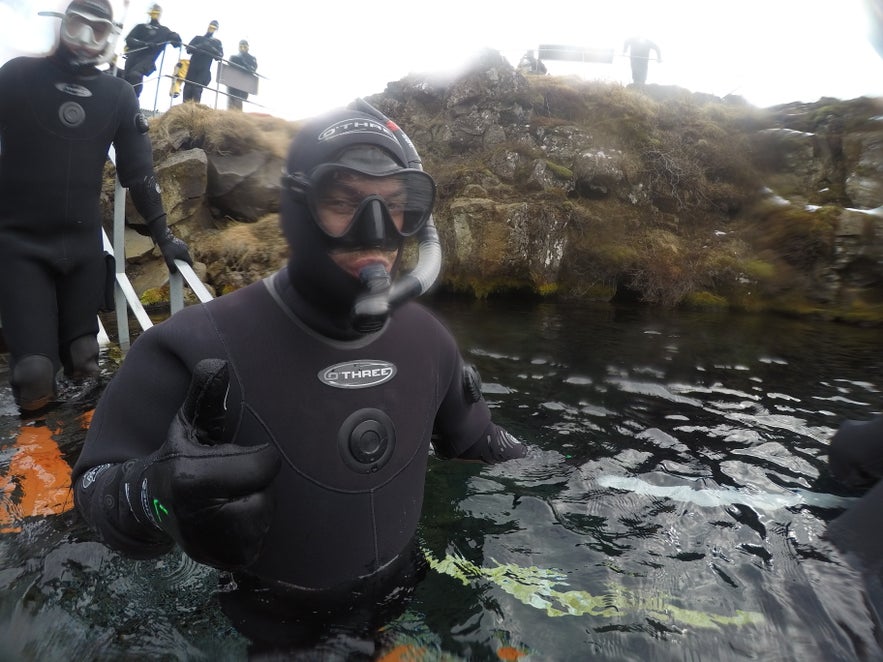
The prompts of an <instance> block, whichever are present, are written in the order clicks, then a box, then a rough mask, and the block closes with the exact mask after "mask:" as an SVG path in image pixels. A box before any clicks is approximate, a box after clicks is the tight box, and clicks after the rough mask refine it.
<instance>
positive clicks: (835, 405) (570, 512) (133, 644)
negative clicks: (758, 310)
mask: <svg viewBox="0 0 883 662" xmlns="http://www.w3.org/2000/svg"><path fill="white" fill-rule="evenodd" d="M431 306H432V307H433V308H434V309H435V310H437V311H438V312H439V314H440V315H441V316H442V318H443V319H444V320H445V321H446V322H447V323H448V325H449V326H450V327H451V328H452V330H453V331H454V333H455V335H456V336H457V338H458V340H459V342H460V346H461V349H462V351H463V353H464V355H465V356H466V358H467V360H469V361H472V362H473V363H475V364H476V365H477V366H478V368H479V370H480V372H481V375H482V378H483V381H484V386H483V391H484V395H485V398H486V399H487V400H488V401H489V402H490V404H491V406H492V408H493V411H494V416H495V419H496V420H497V422H499V423H501V424H503V425H504V426H506V427H507V428H508V429H509V430H510V431H512V432H513V433H515V434H516V435H517V436H519V437H520V438H522V439H523V440H525V441H527V442H528V443H529V444H530V446H531V452H530V454H529V456H528V457H527V458H525V459H523V460H517V461H513V462H509V463H506V464H503V465H497V466H491V467H486V466H479V465H473V464H461V463H454V462H442V461H440V460H436V459H433V460H432V461H431V463H430V470H429V473H428V476H427V487H426V490H427V494H426V499H425V506H424V518H423V522H422V525H421V539H422V542H423V546H424V548H425V550H426V553H427V555H428V557H429V558H430V560H431V562H432V565H433V569H432V570H431V571H430V572H429V573H428V575H427V576H426V578H425V579H424V580H423V582H422V583H421V584H420V585H419V586H418V588H417V590H416V592H415V594H414V596H413V597H412V599H411V601H410V602H409V603H408V605H407V609H406V611H405V612H404V613H403V614H402V615H401V616H399V617H398V618H396V620H394V621H393V622H391V623H389V624H388V625H387V627H386V628H385V632H384V641H386V642H388V643H390V642H391V645H390V646H389V648H388V650H387V653H386V658H385V659H387V660H394V659H396V660H398V659H420V660H423V659H425V660H466V659H468V660H498V659H508V660H511V659H520V660H523V661H528V660H572V659H585V658H589V657H593V658H595V659H605V660H642V661H643V660H650V659H652V660H730V659H732V660H740V659H761V660H851V659H883V652H881V648H880V647H879V645H878V643H877V641H876V638H875V637H876V636H878V633H877V626H878V621H877V616H876V608H875V604H877V606H878V607H879V606H880V603H875V601H874V595H875V594H874V590H873V586H871V587H870V588H869V586H868V585H867V583H866V578H865V577H863V576H862V574H861V572H859V571H858V570H857V569H856V568H854V567H853V566H852V565H851V564H850V563H849V562H848V560H847V559H846V558H845V557H844V556H843V555H842V554H841V553H840V552H839V551H838V550H837V549H836V548H835V547H834V546H832V545H831V544H830V543H829V542H828V541H827V540H826V539H825V538H824V537H823V534H824V532H825V527H826V524H827V523H828V522H829V521H831V520H832V519H833V518H835V517H836V516H837V515H838V514H840V513H841V512H842V511H843V509H844V508H845V507H847V506H849V505H850V504H851V503H852V502H853V501H854V500H855V499H856V497H857V496H858V495H857V494H855V493H852V492H850V491H848V490H846V489H844V488H843V487H842V486H840V485H838V484H837V483H836V482H834V481H833V480H832V479H831V478H830V477H829V475H828V473H827V456H826V453H827V445H828V440H829V438H830V436H831V435H832V434H833V432H834V430H835V429H836V427H837V425H838V424H839V422H840V421H841V420H843V419H844V418H854V419H867V418H870V417H871V416H872V415H873V414H875V413H878V412H879V411H881V406H883V393H881V390H883V378H881V375H883V373H881V367H883V358H881V352H880V349H881V342H883V341H881V334H880V332H879V330H873V329H860V328H853V327H848V326H843V325H838V324H833V323H826V322H818V321H806V320H788V319H783V318H771V317H758V316H740V315H733V314H728V313H714V314H708V313H684V312H677V313H675V312H671V313H664V312H660V311H651V310H644V309H634V308H612V307H600V308H594V307H586V306H577V305H565V304H548V303H543V304H537V303H533V302H525V303H519V302H514V301H495V302H464V301H460V300H454V301H447V300H434V301H432V302H431ZM106 369H107V370H108V371H112V366H109V367H106ZM92 404H94V403H93V402H92V401H91V400H90V398H89V397H86V398H85V399H84V400H82V401H81V402H73V403H70V404H67V405H64V406H61V407H58V408H57V409H55V410H53V411H51V412H49V413H48V414H47V415H46V416H45V417H44V418H41V419H37V420H35V421H30V422H28V423H24V424H23V422H22V421H21V420H20V419H19V418H18V416H17V412H16V411H15V407H14V406H13V404H12V402H11V394H10V393H9V390H8V386H5V385H4V386H3V387H2V389H0V485H2V486H3V492H2V496H0V499H2V501H0V516H2V517H4V518H5V519H4V520H3V521H2V522H0V531H2V532H0V564H2V565H0V659H16V660H18V659H32V660H41V661H42V660H55V659H58V660H70V659H108V660H111V659H174V660H178V659H180V660H193V659H206V660H244V659H247V658H248V655H249V653H248V641H247V640H246V639H245V638H244V637H243V636H242V635H240V634H239V633H237V632H236V630H235V629H234V628H233V627H232V626H231V625H230V623H229V622H228V620H227V619H226V617H225V616H224V615H223V613H222V612H221V611H220V609H219V607H218V601H217V593H218V590H219V588H218V579H219V577H218V573H217V572H216V571H214V570H212V569H209V568H205V567H203V566H199V565H198V564H196V563H194V562H192V561H190V560H189V559H187V558H186V557H184V556H183V555H181V554H179V553H173V554H170V555H168V556H166V557H163V558H162V559H159V560H154V561H140V562H139V561H131V560H127V559H124V558H121V557H120V556H118V555H117V554H115V553H113V552H110V551H108V550H106V549H105V548H104V547H102V546H101V545H99V544H98V543H96V542H94V539H93V537H92V536H91V534H90V533H89V532H88V531H87V530H86V529H85V528H84V527H83V525H82V524H81V523H80V521H79V520H78V518H77V517H76V515H75V514H74V512H73V511H71V510H69V507H70V494H69V492H68V491H66V486H65V485H64V484H63V481H59V480H58V475H59V474H63V472H64V467H65V466H67V465H69V464H70V463H72V462H73V461H74V460H75V458H76V455H77V453H78V451H79V447H80V445H81V444H82V439H83V429H84V426H85V425H86V424H87V419H84V418H83V416H84V415H85V414H86V413H87V412H88V410H89V409H90V407H91V406H92ZM41 466H45V467H54V468H48V469H46V470H45V471H42V472H41V471H40V467H41ZM37 484H39V485H41V491H42V493H46V494H49V495H50V496H48V497H45V501H46V502H45V503H38V502H33V503H32V501H33V499H32V498H31V497H30V496H29V494H31V493H32V492H33V489H34V486H35V485H37ZM53 498H54V500H55V502H56V503H54V504H53V503H51V502H52V500H53ZM41 509H42V510H41ZM41 512H55V513H58V514H40V513H41ZM337 650H338V653H339V654H340V655H341V656H342V659H343V657H345V656H346V654H347V653H348V652H350V651H348V649H347V644H345V643H342V644H340V645H339V648H338V649H337Z"/></svg>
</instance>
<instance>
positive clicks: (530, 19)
mask: <svg viewBox="0 0 883 662" xmlns="http://www.w3.org/2000/svg"><path fill="white" fill-rule="evenodd" d="M113 1H114V4H115V6H116V7H117V11H118V15H122V12H123V11H125V10H124V4H125V3H124V0H113ZM66 4H67V2H66V1H65V0H0V60H2V61H5V60H6V59H8V58H9V57H11V56H13V55H16V54H20V53H23V52H28V51H31V52H34V51H39V50H40V49H41V48H43V49H45V48H46V44H47V43H49V41H50V37H49V35H50V34H51V31H52V29H53V28H54V27H55V26H56V25H57V20H54V19H49V18H42V17H38V16H37V12H38V11H45V10H52V9H59V8H63V7H64V6H66ZM129 4H130V6H129V7H128V10H127V11H126V13H125V23H124V29H123V36H124V35H125V34H126V33H128V31H129V30H131V29H132V27H134V26H135V25H136V24H137V23H142V22H145V21H147V13H146V12H147V8H148V7H149V6H150V4H151V3H150V2H144V1H142V0H130V3H129ZM160 4H161V5H162V7H163V15H162V19H161V22H162V23H163V24H164V25H167V26H169V27H170V28H171V29H172V30H174V31H176V32H178V33H180V35H181V37H182V38H183V40H184V41H185V43H186V42H187V41H189V40H190V39H191V38H192V37H194V36H195V35H197V34H204V33H205V31H206V28H207V26H208V23H209V21H211V20H212V19H216V20H218V21H219V22H220V29H219V30H218V32H217V33H216V36H217V37H218V38H219V39H220V40H221V41H222V43H223V45H224V52H225V55H226V56H228V57H229V56H230V55H233V54H234V53H236V51H237V44H238V42H239V40H240V39H243V38H245V39H248V40H249V42H250V44H251V53H252V54H253V55H255V56H256V57H257V59H258V65H259V68H258V73H260V74H262V75H263V76H265V77H266V79H264V80H261V82H260V90H259V93H258V95H257V96H255V97H253V100H254V101H256V102H258V103H260V104H261V105H262V106H263V107H262V108H258V107H254V106H251V107H249V106H248V104H246V109H247V110H248V109H249V108H250V109H251V110H255V111H258V112H269V113H272V114H274V115H278V116H281V117H285V118H287V119H300V118H302V117H305V116H308V115H312V114H314V113H317V112H321V111H323V110H325V109H328V108H332V107H334V106H338V105H342V104H345V103H348V102H349V101H351V100H352V99H353V98H355V97H356V96H367V95H371V94H375V93H377V92H382V91H383V90H384V88H385V87H386V84H387V83H388V82H389V81H395V80H399V79H401V78H403V77H404V76H406V75H408V74H409V73H447V72H456V71H457V70H458V69H460V68H461V67H462V66H463V65H464V63H466V62H468V61H469V60H470V59H471V58H472V57H473V56H474V55H475V53H477V52H478V51H479V50H480V49H482V48H485V47H488V48H494V49H496V50H499V51H501V52H502V53H503V54H504V55H505V56H506V57H507V58H509V60H510V61H511V62H512V63H513V64H516V63H517V61H518V59H519V58H520V56H521V55H522V54H523V53H524V51H525V50H527V49H529V48H533V49H536V48H537V47H538V46H539V45H540V44H565V45H574V46H583V47H593V48H612V49H614V50H615V52H616V54H617V56H616V57H615V58H614V61H613V63H611V64H577V63H565V62H553V61H547V62H546V65H547V67H548V69H549V72H550V73H552V74H574V75H577V76H582V77H585V78H589V79H604V80H612V81H617V82H620V83H623V84H627V83H629V82H630V81H631V76H630V73H629V66H628V60H627V58H625V57H623V56H621V55H620V53H621V52H622V45H623V41H624V39H625V38H626V37H627V36H629V35H630V34H635V33H643V34H645V35H646V36H648V37H649V38H651V39H653V40H654V41H655V42H656V43H657V44H658V45H659V47H660V49H661V51H662V56H663V57H662V59H663V61H662V63H661V64H657V63H656V62H651V64H650V72H649V76H648V83H659V84H670V85H679V86H681V87H685V88H687V89H690V90H693V91H698V92H708V93H711V94H715V95H718V96H724V95H726V94H731V93H732V94H739V95H741V96H743V97H745V98H746V99H747V100H748V101H749V102H751V103H753V104H755V105H758V106H770V105H775V104H779V103H786V102H790V101H816V100H818V99H819V98H820V97H822V96H832V97H837V98H841V99H851V98H856V97H859V96H873V97H881V98H883V58H881V57H880V56H879V55H877V53H876V51H875V50H874V49H873V48H872V46H871V44H870V41H869V39H868V15H867V13H866V12H865V11H864V6H865V5H864V0H741V1H739V2H732V1H726V0H606V1H604V2H601V1H598V0H579V1H576V0H543V1H542V2H532V3H516V2H512V1H511V0H505V1H504V0H468V1H467V0H437V1H433V2H421V1H420V0H409V1H407V2H405V1H404V0H386V1H385V2H381V3H365V2H355V1H352V0H338V1H337V2H336V3H324V2H309V3H307V2H299V3H293V2H289V3H282V2H278V1H277V0H272V1H271V0H251V1H248V0H245V1H243V0H214V1H213V2H211V3H197V2H193V1H192V0H166V1H165V2H162V1H161V2H160ZM119 50H120V51H121V50H122V39H121V40H120V47H119ZM177 57H178V52H177V50H176V49H172V48H168V49H166V54H165V62H164V66H163V70H162V73H164V74H170V73H171V72H172V69H173V66H174V63H175V61H176V60H177ZM169 84H170V80H169V79H168V78H164V79H160V80H159V86H158V88H157V86H156V84H148V85H147V86H145V91H144V93H143V94H142V96H141V100H142V106H144V107H148V108H149V107H153V105H154V103H155V104H156V106H157V107H158V109H159V110H167V109H168V107H169V105H170V103H173V102H172V100H171V99H170V97H169V94H168V92H169ZM212 85H214V82H213V83H212ZM214 96H215V95H214V94H213V93H211V92H206V93H205V94H203V98H202V101H203V103H207V104H209V105H214V103H215V101H214ZM179 102H180V98H179V99H177V100H175V101H174V103H179ZM225 106H226V103H225V100H224V99H223V98H222V99H221V100H220V101H219V103H218V107H220V108H223V107H225Z"/></svg>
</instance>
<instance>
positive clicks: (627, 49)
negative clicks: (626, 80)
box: [622, 36, 662, 85]
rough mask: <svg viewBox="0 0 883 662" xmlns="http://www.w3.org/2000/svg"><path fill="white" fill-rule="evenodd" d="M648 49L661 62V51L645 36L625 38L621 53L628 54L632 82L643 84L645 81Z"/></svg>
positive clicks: (648, 55) (648, 58) (648, 56)
mask: <svg viewBox="0 0 883 662" xmlns="http://www.w3.org/2000/svg"><path fill="white" fill-rule="evenodd" d="M650 51H653V52H655V53H656V61H657V62H662V51H660V50H659V46H657V45H656V44H655V43H654V42H652V41H650V40H649V39H647V38H646V37H640V36H638V37H630V38H628V39H626V40H625V44H624V45H623V47H622V54H623V55H625V54H626V53H628V54H629V57H630V58H631V63H632V82H633V83H634V84H635V85H643V84H644V83H646V82H647V69H648V68H649V65H650Z"/></svg>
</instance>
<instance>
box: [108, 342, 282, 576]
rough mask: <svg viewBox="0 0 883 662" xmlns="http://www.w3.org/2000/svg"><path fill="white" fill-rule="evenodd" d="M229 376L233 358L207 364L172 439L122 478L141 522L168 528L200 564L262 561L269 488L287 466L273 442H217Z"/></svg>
mask: <svg viewBox="0 0 883 662" xmlns="http://www.w3.org/2000/svg"><path fill="white" fill-rule="evenodd" d="M229 380H230V377H229V368H228V366H227V362H226V361H222V360H220V359H205V360H203V361H200V362H199V363H198V364H197V366H196V368H195V370H194V372H193V379H192V381H191V383H190V389H189V390H188V392H187V397H186V399H185V401H184V404H183V405H182V406H181V409H180V410H179V411H178V413H177V415H176V416H175V418H174V420H173V421H172V424H171V425H170V426H169V434H168V439H167V440H166V442H165V443H164V444H163V446H162V447H161V448H160V449H159V450H158V451H156V452H155V453H153V454H152V455H150V456H148V457H146V458H144V459H142V460H134V461H130V462H127V463H126V465H125V468H124V477H123V481H124V484H125V492H126V495H127V498H128V501H129V507H130V508H131V509H132V514H133V515H134V516H135V518H136V519H137V520H139V521H140V522H142V524H147V523H149V524H150V525H152V526H154V527H155V528H157V529H159V530H161V531H163V532H165V533H166V534H167V535H169V536H170V537H171V538H172V539H173V540H174V541H175V542H177V543H178V545H179V546H180V547H181V549H183V550H184V552H186V553H187V555H188V556H190V557H191V558H192V559H194V560H195V561H198V562H200V563H204V564H206V565H210V566H214V567H216V568H225V569H233V568H239V567H243V566H247V565H249V564H250V563H251V562H252V561H254V560H255V559H256V558H257V556H258V553H259V552H260V549H261V544H262V541H263V537H264V534H265V533H266V532H267V530H268V529H269V527H270V522H271V521H272V515H273V509H274V505H275V504H274V502H273V497H272V494H271V493H270V491H269V489H268V488H269V486H270V484H271V483H272V481H273V479H274V477H275V476H276V474H277V473H278V471H279V468H280V466H281V457H280V455H279V453H278V451H277V450H276V448H275V447H273V446H272V445H270V444H264V445H262V446H237V445H235V444H221V443H218V441H219V440H220V438H221V433H222V431H223V426H224V410H225V408H226V407H225V399H226V395H227V388H228V384H229Z"/></svg>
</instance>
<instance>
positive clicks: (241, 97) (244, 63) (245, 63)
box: [227, 39, 258, 110]
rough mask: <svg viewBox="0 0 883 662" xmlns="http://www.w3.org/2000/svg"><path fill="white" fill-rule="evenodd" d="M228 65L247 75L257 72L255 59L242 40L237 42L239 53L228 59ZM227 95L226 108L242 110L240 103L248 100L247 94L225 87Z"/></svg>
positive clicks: (246, 42)
mask: <svg viewBox="0 0 883 662" xmlns="http://www.w3.org/2000/svg"><path fill="white" fill-rule="evenodd" d="M230 64H232V65H233V66H235V67H238V68H239V69H242V70H243V71H245V72H246V73H249V74H254V73H255V72H256V71H257V70H258V61H257V58H256V57H255V56H254V55H252V54H251V53H249V52H248V41H246V40H245V39H243V40H242V41H240V42H239V52H238V53H237V54H236V55H234V56H233V57H231V58H230ZM227 93H228V94H229V95H230V96H229V97H228V98H227V108H228V109H229V110H242V102H243V101H245V100H246V99H248V92H246V91H244V90H238V89H236V88H235V87H227Z"/></svg>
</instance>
